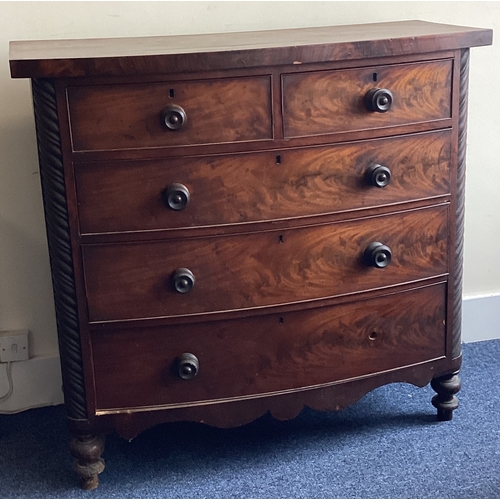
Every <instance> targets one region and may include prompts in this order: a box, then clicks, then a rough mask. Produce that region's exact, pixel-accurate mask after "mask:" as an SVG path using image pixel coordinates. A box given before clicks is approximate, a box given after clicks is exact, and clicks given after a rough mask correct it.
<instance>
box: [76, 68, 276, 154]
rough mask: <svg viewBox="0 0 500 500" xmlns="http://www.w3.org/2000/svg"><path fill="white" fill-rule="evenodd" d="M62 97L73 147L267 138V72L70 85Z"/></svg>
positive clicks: (269, 135)
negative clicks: (131, 82)
mask: <svg viewBox="0 0 500 500" xmlns="http://www.w3.org/2000/svg"><path fill="white" fill-rule="evenodd" d="M67 99H68V106H69V117H70V127H71V136H72V144H73V150H74V151H86V150H113V149H131V148H153V147H162V146H180V145H190V144H193V145H194V144H209V143H224V142H239V141H258V140H262V139H271V138H272V119H271V113H272V111H271V79H270V77H269V76H259V77H245V78H226V79H219V80H204V81H195V82H174V83H148V84H129V85H102V86H82V87H79V86H74V87H68V88H67ZM172 106H177V108H176V107H174V108H173V107H172ZM183 113H184V115H183ZM166 122H168V124H169V126H167V125H166V124H165V123H166ZM169 127H170V128H169ZM176 127H180V128H176Z"/></svg>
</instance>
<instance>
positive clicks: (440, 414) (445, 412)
mask: <svg viewBox="0 0 500 500" xmlns="http://www.w3.org/2000/svg"><path fill="white" fill-rule="evenodd" d="M431 387H432V388H433V389H434V390H435V391H436V392H437V394H436V395H435V396H434V397H433V398H432V405H433V406H434V407H435V408H437V418H438V420H439V421H441V422H444V421H447V420H451V419H452V418H453V410H456V409H457V408H458V405H459V401H458V398H457V397H456V396H455V394H456V393H457V392H458V391H459V390H460V389H461V388H462V382H461V381H460V378H459V377H458V375H457V374H456V373H454V374H451V375H445V376H444V377H438V378H435V379H433V380H432V382H431Z"/></svg>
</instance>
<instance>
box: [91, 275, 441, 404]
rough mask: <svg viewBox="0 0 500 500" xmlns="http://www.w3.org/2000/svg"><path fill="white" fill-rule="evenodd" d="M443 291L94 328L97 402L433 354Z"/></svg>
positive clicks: (231, 393)
mask: <svg viewBox="0 0 500 500" xmlns="http://www.w3.org/2000/svg"><path fill="white" fill-rule="evenodd" d="M445 297H446V287H445V285H444V284H440V285H434V286H429V287H425V288H421V289H418V290H413V291H409V292H403V293H399V294H393V295H388V296H384V297H380V298H376V299H372V300H368V301H360V302H353V303H349V304H344V305H340V306H334V307H323V308H318V309H311V310H307V311H302V312H299V311H298V312H289V313H285V314H282V315H273V314H270V315H264V316H259V317H250V318H246V319H245V320H244V321H241V320H228V321H220V322H219V321H214V322H208V323H206V324H204V325H203V324H197V323H196V324H184V325H173V326H169V327H158V328H150V329H131V330H125V331H108V332H106V331H103V332H95V333H93V335H92V352H93V360H94V375H95V387H96V391H97V394H96V400H97V408H98V409H100V410H104V409H118V408H130V407H141V406H153V405H168V404H171V405H175V404H183V403H184V404H186V403H193V402H201V401H207V400H223V399H225V398H238V397H251V396H252V395H259V394H261V395H263V394H266V393H279V392H280V391H291V390H294V389H299V388H302V387H307V386H315V385H322V384H328V383H332V382H336V381H341V380H346V379H349V378H352V377H360V376H363V375H369V374H375V373H377V372H381V371H386V370H391V369H395V368H399V367H403V366H407V365H410V364H413V363H420V362H423V361H427V360H431V359H436V358H440V357H442V356H444V355H445V317H446V316H445V312H446V311H445V309H446V308H445ZM184 353H190V354H193V355H194V356H196V358H197V361H198V371H197V374H196V376H195V377H194V378H191V379H183V378H181V377H180V376H179V370H180V369H181V370H182V368H183V366H182V364H181V355H182V354H184ZM191 363H193V361H191ZM192 366H193V365H192Z"/></svg>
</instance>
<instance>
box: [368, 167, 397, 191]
mask: <svg viewBox="0 0 500 500" xmlns="http://www.w3.org/2000/svg"><path fill="white" fill-rule="evenodd" d="M365 179H366V181H367V182H368V184H370V186H377V187H379V188H383V187H385V186H387V184H389V182H390V181H391V171H390V170H389V169H388V168H387V167H384V166H383V165H378V164H375V165H371V166H370V167H368V168H367V170H366V173H365Z"/></svg>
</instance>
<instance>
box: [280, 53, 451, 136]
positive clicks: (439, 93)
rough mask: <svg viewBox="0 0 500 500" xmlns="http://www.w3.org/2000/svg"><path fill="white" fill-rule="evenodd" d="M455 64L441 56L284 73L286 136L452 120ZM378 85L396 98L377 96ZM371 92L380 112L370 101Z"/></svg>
mask: <svg viewBox="0 0 500 500" xmlns="http://www.w3.org/2000/svg"><path fill="white" fill-rule="evenodd" d="M452 68H453V62H452V61H451V60H442V61H433V62H425V63H413V64H398V65H388V66H373V67H367V68H356V69H349V70H335V71H316V72H308V73H295V74H285V75H283V76H282V86H283V126H284V135H285V137H288V138H292V137H304V136H315V135H323V134H334V133H339V132H351V131H356V130H366V129H379V128H383V127H391V126H397V125H404V124H412V123H420V122H429V121H433V120H439V119H444V118H450V117H451V78H452ZM375 89H378V90H380V91H385V90H388V91H389V92H390V94H391V95H392V98H390V97H388V96H387V94H386V93H385V94H384V93H379V94H377V95H374V92H375ZM370 91H372V92H371V94H369V95H371V96H372V98H373V99H375V101H376V102H377V103H378V105H377V106H376V110H370V109H369V108H370V106H371V105H367V103H366V99H367V97H368V96H367V94H368V93H369V92H370ZM377 96H380V98H379V97H377ZM384 99H388V101H386V100H384ZM368 100H369V101H370V102H373V100H372V99H368ZM391 100H392V104H391V103H390V101H391ZM388 106H389V107H390V109H388V111H387V110H384V108H387V107H388Z"/></svg>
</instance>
